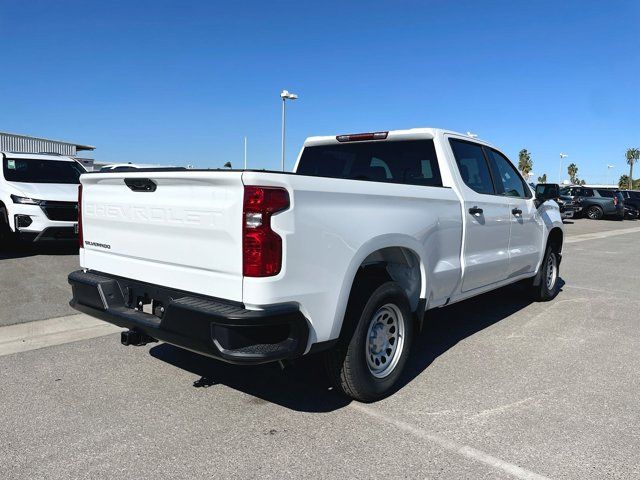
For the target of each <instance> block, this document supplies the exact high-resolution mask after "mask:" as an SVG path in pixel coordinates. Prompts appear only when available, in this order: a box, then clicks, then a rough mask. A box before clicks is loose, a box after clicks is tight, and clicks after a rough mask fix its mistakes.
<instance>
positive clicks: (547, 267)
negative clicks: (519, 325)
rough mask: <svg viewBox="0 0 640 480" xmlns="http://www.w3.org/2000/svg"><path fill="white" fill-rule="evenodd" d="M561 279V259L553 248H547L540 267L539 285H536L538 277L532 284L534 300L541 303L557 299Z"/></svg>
mask: <svg viewBox="0 0 640 480" xmlns="http://www.w3.org/2000/svg"><path fill="white" fill-rule="evenodd" d="M559 279H560V257H558V254H557V253H556V252H554V251H553V250H552V248H551V247H547V251H546V252H545V254H544V258H543V259H542V265H540V278H539V283H538V285H536V283H537V282H536V280H537V277H536V279H535V280H533V281H532V282H531V291H532V294H533V297H534V299H535V300H537V301H539V302H548V301H549V300H552V299H553V298H555V296H556V295H558V292H559V291H560V282H559Z"/></svg>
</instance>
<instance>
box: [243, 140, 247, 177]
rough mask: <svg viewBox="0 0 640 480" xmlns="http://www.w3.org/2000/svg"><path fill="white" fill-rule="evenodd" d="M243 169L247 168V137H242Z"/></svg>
mask: <svg viewBox="0 0 640 480" xmlns="http://www.w3.org/2000/svg"><path fill="white" fill-rule="evenodd" d="M244 169H245V170H246V169H247V137H244Z"/></svg>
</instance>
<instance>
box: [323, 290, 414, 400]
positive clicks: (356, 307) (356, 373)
mask: <svg viewBox="0 0 640 480" xmlns="http://www.w3.org/2000/svg"><path fill="white" fill-rule="evenodd" d="M369 292H370V293H369V294H367V293H366V292H362V291H359V292H354V293H355V295H354V301H350V305H349V308H348V309H347V314H346V315H345V329H344V330H343V337H342V338H341V339H340V340H339V342H338V345H337V346H336V347H335V348H334V349H333V350H331V351H329V352H327V354H326V357H325V364H326V368H327V372H328V374H329V377H330V378H331V380H332V382H333V384H334V386H335V387H336V388H338V389H339V390H340V391H341V392H343V393H344V394H345V395H347V396H349V397H352V398H354V399H356V400H359V401H361V402H372V401H375V400H379V399H381V398H383V397H385V396H387V395H389V394H390V393H392V392H393V388H394V387H395V386H396V384H397V382H398V380H399V379H400V376H401V375H402V371H403V369H404V366H405V364H406V362H407V358H408V356H409V350H410V347H411V343H412V340H413V326H414V325H413V315H412V312H411V309H410V307H409V302H408V300H407V297H406V295H405V294H404V291H403V290H402V289H401V288H400V286H399V285H398V284H397V283H395V282H386V283H383V284H382V285H380V286H379V287H377V288H375V289H374V290H373V291H371V290H369Z"/></svg>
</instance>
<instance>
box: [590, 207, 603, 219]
mask: <svg viewBox="0 0 640 480" xmlns="http://www.w3.org/2000/svg"><path fill="white" fill-rule="evenodd" d="M603 216H604V211H603V210H602V208H600V207H599V206H597V205H591V206H590V207H589V208H587V217H588V218H589V219H591V220H600V219H602V217H603Z"/></svg>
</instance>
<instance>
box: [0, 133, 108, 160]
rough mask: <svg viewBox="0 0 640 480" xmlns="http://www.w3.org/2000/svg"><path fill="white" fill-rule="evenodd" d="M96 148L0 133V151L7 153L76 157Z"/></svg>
mask: <svg viewBox="0 0 640 480" xmlns="http://www.w3.org/2000/svg"><path fill="white" fill-rule="evenodd" d="M95 148H96V147H94V146H91V145H81V144H79V143H75V142H66V141H62V140H51V139H48V138H40V137H32V136H29V135H19V134H16V133H7V132H0V151H5V152H17V153H58V154H60V155H69V156H74V157H75V156H76V155H77V153H78V152H81V151H86V150H95Z"/></svg>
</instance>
